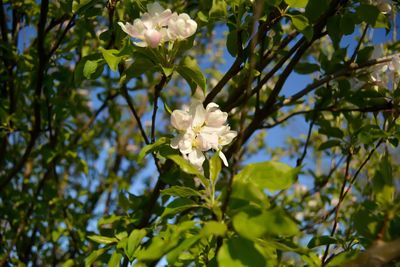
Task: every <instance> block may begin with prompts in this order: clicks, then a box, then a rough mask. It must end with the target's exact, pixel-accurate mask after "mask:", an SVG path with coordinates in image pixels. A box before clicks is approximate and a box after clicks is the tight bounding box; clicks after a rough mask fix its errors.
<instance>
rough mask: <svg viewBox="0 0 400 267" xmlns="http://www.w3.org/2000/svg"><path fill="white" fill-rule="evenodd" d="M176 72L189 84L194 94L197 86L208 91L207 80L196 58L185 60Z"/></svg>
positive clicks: (186, 58)
mask: <svg viewBox="0 0 400 267" xmlns="http://www.w3.org/2000/svg"><path fill="white" fill-rule="evenodd" d="M176 71H177V72H178V73H179V74H180V75H182V77H183V78H184V79H185V80H186V81H187V82H188V83H189V85H190V88H191V89H192V92H194V91H195V90H196V87H197V86H199V87H200V88H201V89H203V90H204V92H205V91H206V90H207V88H206V78H205V77H204V75H203V73H202V72H201V70H200V68H199V66H198V65H197V62H196V60H195V59H194V58H190V57H185V58H183V59H182V61H181V62H180V63H179V65H178V66H177V68H176Z"/></svg>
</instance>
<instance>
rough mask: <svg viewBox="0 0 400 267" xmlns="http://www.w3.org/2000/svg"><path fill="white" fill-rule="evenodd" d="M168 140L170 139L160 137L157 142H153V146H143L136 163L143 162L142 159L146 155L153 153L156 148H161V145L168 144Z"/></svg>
mask: <svg viewBox="0 0 400 267" xmlns="http://www.w3.org/2000/svg"><path fill="white" fill-rule="evenodd" d="M169 140H170V139H169V138H167V137H161V138H159V139H158V140H157V141H155V142H154V143H153V144H148V145H146V146H144V147H143V148H142V150H140V152H139V155H138V158H137V161H138V162H141V161H143V159H144V157H145V156H146V155H147V154H149V153H151V152H153V151H154V150H155V149H156V148H157V147H159V146H161V145H163V144H166V143H168V142H169Z"/></svg>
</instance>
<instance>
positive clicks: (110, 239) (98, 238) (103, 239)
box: [88, 235, 118, 244]
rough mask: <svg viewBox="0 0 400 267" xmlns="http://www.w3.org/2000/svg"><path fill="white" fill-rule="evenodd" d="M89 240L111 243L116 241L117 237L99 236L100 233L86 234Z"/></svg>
mask: <svg viewBox="0 0 400 267" xmlns="http://www.w3.org/2000/svg"><path fill="white" fill-rule="evenodd" d="M88 238H89V239H90V240H93V241H94V242H97V243H100V244H112V243H117V242H118V239H116V238H115V237H107V236H100V235H90V236H88Z"/></svg>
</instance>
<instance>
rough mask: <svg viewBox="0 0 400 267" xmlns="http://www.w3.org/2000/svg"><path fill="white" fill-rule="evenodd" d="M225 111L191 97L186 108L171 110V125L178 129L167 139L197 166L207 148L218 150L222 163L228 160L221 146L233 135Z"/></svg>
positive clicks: (200, 164)
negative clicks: (171, 137) (205, 105)
mask: <svg viewBox="0 0 400 267" xmlns="http://www.w3.org/2000/svg"><path fill="white" fill-rule="evenodd" d="M227 118H228V113H226V112H222V111H221V110H220V109H219V106H218V105H217V104H215V103H210V104H208V105H207V107H206V108H204V107H203V104H202V101H199V100H194V101H193V102H192V103H191V105H190V107H187V108H184V109H182V110H180V109H177V110H174V111H173V112H172V114H171V124H172V126H173V127H174V128H175V129H176V130H177V131H178V136H176V137H174V138H173V139H172V140H171V147H172V148H174V149H179V151H180V152H181V153H182V155H183V157H184V158H185V159H186V160H188V161H189V162H190V163H191V164H192V165H194V166H196V167H197V168H198V169H202V166H203V162H204V160H205V156H204V152H206V151H209V150H211V149H213V150H216V151H219V157H220V158H221V159H222V161H223V163H224V165H225V166H228V161H227V159H226V157H225V155H224V154H223V153H222V151H221V149H222V147H223V146H225V145H228V144H230V143H231V142H232V140H233V139H234V138H235V137H236V135H237V132H236V131H232V130H231V129H230V127H229V125H228V124H227V123H226V120H227Z"/></svg>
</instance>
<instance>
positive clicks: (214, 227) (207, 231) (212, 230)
mask: <svg viewBox="0 0 400 267" xmlns="http://www.w3.org/2000/svg"><path fill="white" fill-rule="evenodd" d="M201 231H202V233H203V234H204V235H205V236H210V235H215V236H224V235H225V234H226V232H227V231H228V228H227V226H226V224H224V223H223V222H217V221H208V222H206V223H205V224H204V227H203V229H201Z"/></svg>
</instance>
